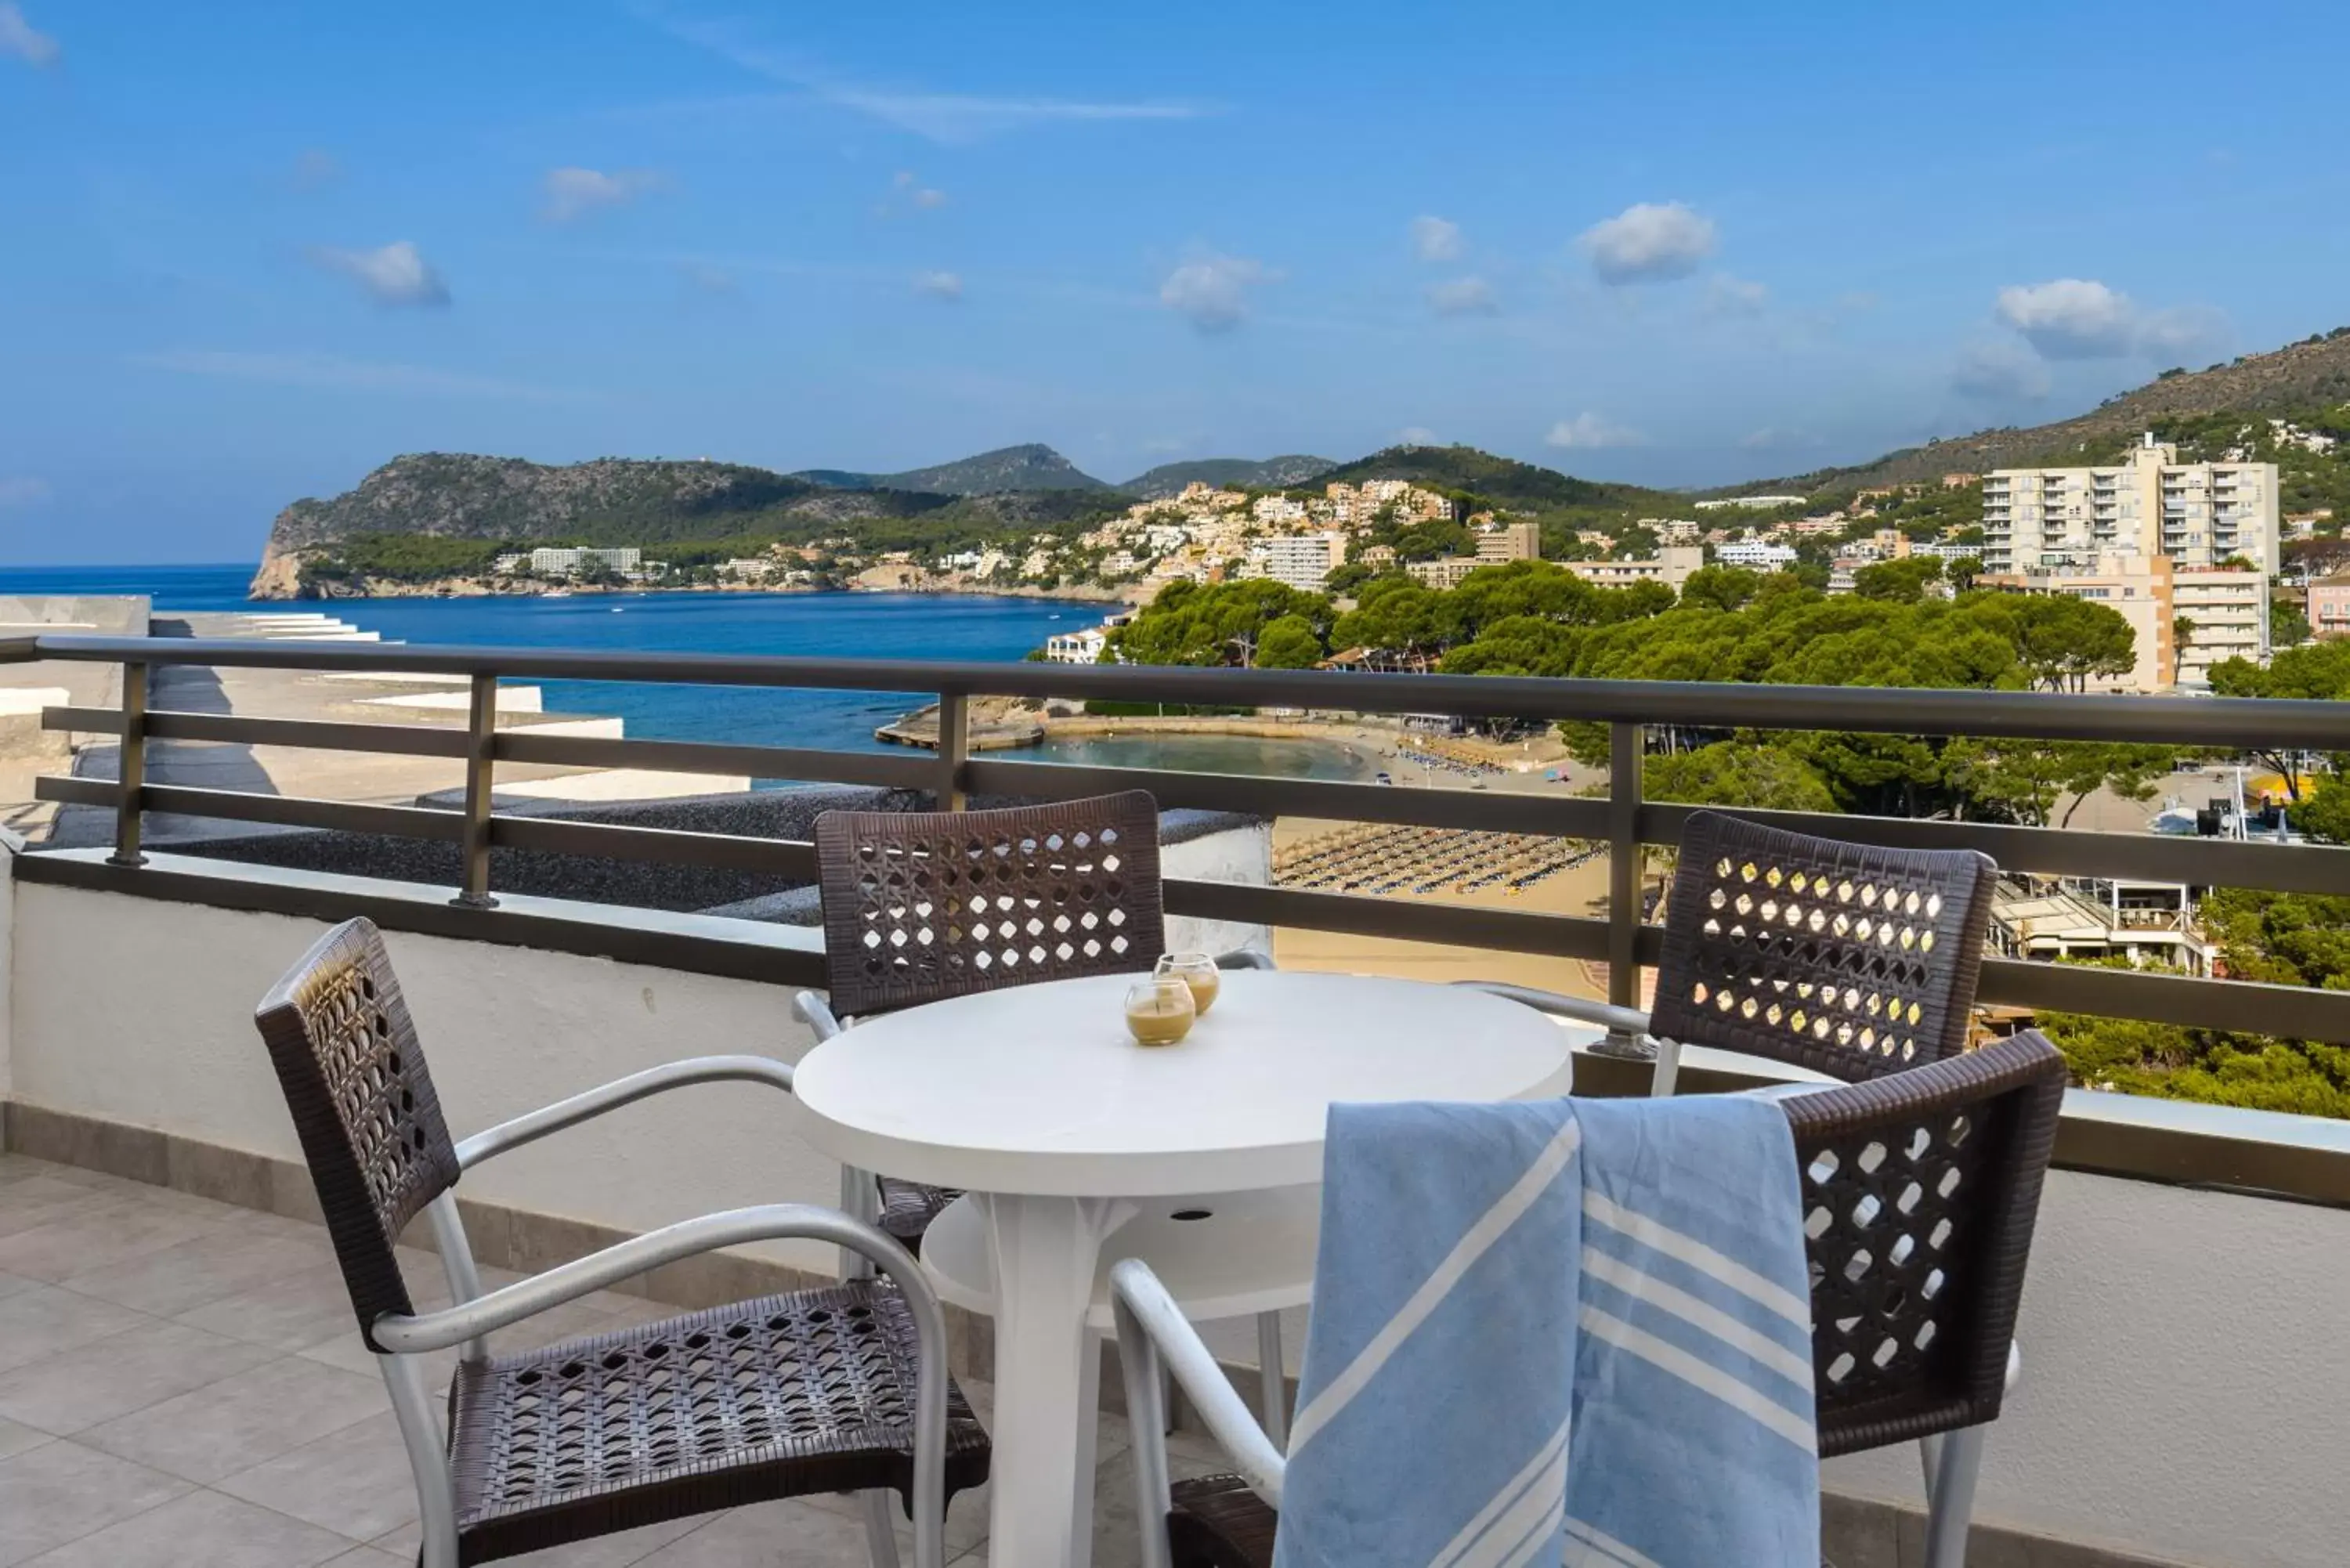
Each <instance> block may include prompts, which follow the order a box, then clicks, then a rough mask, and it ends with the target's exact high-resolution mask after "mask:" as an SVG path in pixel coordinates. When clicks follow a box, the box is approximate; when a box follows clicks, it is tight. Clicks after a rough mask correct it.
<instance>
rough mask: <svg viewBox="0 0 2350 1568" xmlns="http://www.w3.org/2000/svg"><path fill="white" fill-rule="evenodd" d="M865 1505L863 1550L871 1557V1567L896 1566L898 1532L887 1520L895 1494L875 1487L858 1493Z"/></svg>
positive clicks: (884, 1567) (895, 1499)
mask: <svg viewBox="0 0 2350 1568" xmlns="http://www.w3.org/2000/svg"><path fill="white" fill-rule="evenodd" d="M859 1501H862V1502H863V1503H864V1505H865V1552H866V1555H868V1557H870V1558H872V1560H873V1568H898V1532H897V1531H896V1530H894V1529H892V1528H891V1526H890V1522H889V1508H890V1504H891V1503H893V1502H894V1501H897V1494H896V1493H895V1492H892V1491H889V1490H886V1489H877V1490H873V1491H868V1492H865V1493H862V1494H860V1497H859Z"/></svg>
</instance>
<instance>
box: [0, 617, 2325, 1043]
mask: <svg viewBox="0 0 2350 1568" xmlns="http://www.w3.org/2000/svg"><path fill="white" fill-rule="evenodd" d="M25 659H78V660H87V661H98V662H106V663H118V664H120V665H121V666H122V668H123V682H122V701H121V703H120V706H119V707H118V708H88V707H68V708H53V709H50V710H48V711H47V712H46V713H45V715H44V723H45V724H46V725H47V727H48V728H50V729H54V730H65V731H71V732H88V733H100V734H112V735H116V736H119V737H120V740H121V742H122V744H121V766H120V778H119V780H116V781H108V780H100V779H85V778H56V777H51V778H43V779H42V780H40V781H39V783H38V785H37V792H38V795H39V798H41V799H43V800H48V801H55V802H62V803H71V804H78V805H95V806H105V807H111V808H112V809H113V810H114V812H115V813H116V824H117V826H116V834H115V847H114V852H113V854H112V856H111V857H109V858H108V859H107V861H106V862H105V863H104V864H103V865H92V864H90V863H88V862H87V861H83V862H80V863H78V864H75V865H70V866H50V867H43V866H42V864H41V862H43V861H44V860H49V861H55V860H57V857H54V856H48V857H44V856H37V855H36V856H33V857H27V862H26V868H25V869H20V871H19V875H20V876H29V877H31V878H32V879H35V880H51V881H77V880H78V881H82V882H84V883H87V884H89V885H103V886H114V887H122V888H140V887H141V886H142V885H144V886H148V887H150V888H151V889H152V890H157V891H162V890H164V889H162V888H156V887H154V884H155V882H156V879H158V878H159V877H161V876H162V874H161V873H158V872H156V871H154V870H153V869H151V868H149V867H147V866H146V865H145V857H144V855H143V852H142V849H141V845H140V820H141V815H142V814H143V813H146V812H170V813H174V814H179V815H188V816H194V817H209V818H226V819H232V820H237V821H244V822H256V823H270V824H278V825H285V826H299V827H312V828H327V829H338V830H343V831H347V832H352V833H361V834H380V835H396V836H405V837H411V838H421V839H430V840H439V841H442V842H448V843H453V844H455V845H457V846H459V849H460V856H461V864H462V867H463V874H462V877H461V882H460V886H459V888H458V889H457V897H456V898H455V900H454V901H453V905H454V907H453V908H452V909H450V910H449V911H447V912H446V913H444V914H442V915H440V916H437V917H436V918H435V920H436V923H435V926H434V929H438V930H441V931H443V932H445V933H447V934H454V935H468V936H474V937H479V938H482V939H484V940H504V941H517V942H521V941H528V942H533V943H537V942H540V941H542V940H544V938H545V933H546V929H547V925H546V916H545V915H544V912H543V911H542V912H539V913H536V914H530V915H525V914H517V913H512V912H508V911H502V910H500V909H497V908H496V907H495V889H494V888H492V886H491V851H492V850H493V849H508V850H525V851H536V852H541V853H546V854H556V855H573V856H589V857H608V858H615V859H622V860H640V861H654V862H667V863H671V864H681V865H690V866H697V867H721V868H726V869H733V870H747V871H756V872H763V873H768V874H773V875H776V876H781V877H795V878H804V879H807V880H813V879H814V877H815V875H816V863H815V854H814V850H813V847H812V846H809V845H808V844H806V843H803V842H794V841H788V840H780V839H773V838H761V837H753V836H740V835H730V834H717V833H701V832H686V831H681V830H677V829H671V828H655V827H637V826H619V825H615V824H608V823H594V822H578V821H563V820H556V819H552V818H548V817H545V816H527V815H509V814H507V813H504V812H500V811H498V810H496V809H495V807H494V801H493V796H492V790H491V785H492V783H493V779H494V770H495V768H496V766H497V764H499V763H542V764H557V765H567V766H582V767H635V768H648V769H658V770H663V771H668V772H680V773H696V774H724V775H732V776H737V777H739V776H742V775H743V774H749V775H751V776H752V777H754V778H773V779H793V780H806V781H812V782H824V783H834V784H862V785H880V786H888V787H896V788H905V789H913V790H921V791H927V792H930V793H931V794H935V795H936V796H937V797H938V798H939V799H940V800H941V801H943V802H945V803H946V804H947V805H949V806H950V807H951V808H959V807H960V806H961V805H962V801H963V800H964V798H965V796H966V795H967V794H1000V795H1010V796H1021V797H1027V798H1033V799H1068V798H1073V797H1076V796H1081V795H1088V794H1102V793H1107V792H1108V791H1112V790H1118V789H1131V788H1140V789H1146V790H1149V792H1150V793H1151V794H1153V795H1155V796H1156V797H1157V798H1158V800H1159V803H1160V804H1161V805H1163V806H1170V807H1199V808H1204V809H1209V810H1220V811H1232V812H1241V813H1246V814H1250V815H1258V816H1263V817H1272V816H1276V815H1297V816H1312V817H1319V818H1328V819H1336V820H1340V821H1358V822H1376V823H1388V824H1399V825H1409V826H1426V827H1440V828H1455V829H1482V830H1492V831H1503V832H1513V833H1529V834H1546V835H1552V836H1561V837H1572V838H1580V839H1587V840H1593V841H1596V842H1599V843H1603V844H1605V845H1606V846H1607V847H1608V849H1609V851H1610V855H1611V862H1610V877H1609V892H1610V898H1609V901H1608V911H1609V912H1608V914H1607V918H1606V919H1595V918H1588V917H1581V916H1572V915H1553V914H1537V913H1530V912H1525V911H1520V910H1511V909H1491V908H1480V907H1475V906H1467V905H1460V904H1436V903H1417V902H1409V901H1403V900H1395V899H1387V898H1377V897H1370V896H1365V895H1359V894H1353V893H1336V892H1326V891H1315V890H1307V889H1304V888H1283V887H1266V886H1258V885H1253V884H1242V883H1228V882H1213V881H1204V880H1196V879H1184V878H1172V879H1170V881H1169V883H1168V885H1167V900H1166V903H1167V909H1168V910H1169V912H1170V913H1172V914H1177V915H1187V916H1195V917H1201V918H1205V919H1217V920H1229V921H1235V922H1241V923H1245V924H1251V925H1264V926H1287V927H1292V928H1303V929H1321V930H1328V931H1341V932H1347V933H1352V934H1357V935H1366V936H1375V937H1385V938H1395V939H1401V940H1419V941H1430V942H1443V943H1451V944H1457V945H1463V946H1471V947H1482V948H1488V949H1493V950H1503V951H1509V952H1517V953H1530V954H1539V955H1547V956H1555V957H1561V958H1577V959H1590V960H1605V961H1607V965H1608V971H1607V972H1608V990H1609V1000H1610V1001H1612V1002H1617V1003H1619V1004H1623V1005H1632V1004H1634V1003H1635V1002H1637V1000H1638V989H1639V970H1640V968H1641V967H1642V966H1643V965H1646V964H1650V963H1653V962H1654V961H1655V959H1656V956H1657V953H1658V951H1659V947H1660V943H1661V933H1660V931H1659V929H1658V928H1655V927H1652V926H1648V925H1646V924H1644V923H1642V921H1641V919H1640V900H1639V897H1638V892H1639V881H1638V877H1639V868H1640V864H1641V854H1640V851H1641V849H1642V847H1643V846H1671V845H1673V844H1675V843H1677V842H1678V841H1679V836H1680V831H1681V826H1682V824H1683V823H1684V822H1685V821H1686V820H1687V819H1688V817H1689V816H1690V814H1691V813H1692V812H1693V811H1695V810H1698V809H1700V808H1698V807H1694V806H1689V805H1673V804H1668V803H1663V802H1656V801H1646V800H1643V799H1642V798H1641V794H1640V778H1641V760H1642V758H1643V756H1644V755H1645V754H1646V751H1647V742H1648V730H1649V729H1650V728H1652V727H1655V726H1673V727H1677V728H1681V729H1709V730H1717V731H1728V730H1758V731H1785V730H1815V731H1843V732H1873V733H1881V734H1895V735H1930V736H1952V735H1965V736H1981V737H1989V738H2021V739H2039V740H2090V741H2105V742H2149V743H2161V744H2172V745H2179V746H2186V747H2194V748H2209V749H2212V750H2223V751H2230V752H2241V751H2249V750H2252V749H2255V748H2257V749H2260V750H2263V751H2271V752H2273V751H2276V750H2279V749H2305V750H2311V751H2345V750H2350V703H2340V702H2318V701H2251V700H2241V699H2216V698H2215V699H2197V698H2183V697H2120V696H2108V695H2070V694H2053V693H2040V692H2013V691H1908V690H1881V689H1873V688H1851V687H1800V686H1765V685H1742V684H1731V683H1705V682H1669V681H1623V680H1542V679H1533V678H1520V677H1499V676H1491V677H1489V676H1442V675H1374V674H1354V673H1338V672H1332V671H1318V670H1307V671H1291V670H1208V669H1191V668H1173V667H1159V666H1152V667H1142V666H1103V665H1063V664H1044V663H1016V664H1014V663H1004V664H979V663H936V662H925V661H910V660H888V659H791V658H775V657H760V656H738V655H709V654H683V653H676V654H661V653H640V652H617V651H552V650H546V649H519V648H459V647H431V646H409V645H399V646H392V647H382V646H374V645H338V644H323V643H302V642H286V641H279V642H257V641H241V640H203V639H140V638H109V637H79V636H51V637H38V638H29V639H14V640H12V641H9V642H6V643H0V660H25ZM164 665H189V666H199V667H206V666H209V667H247V668H266V669H280V670H338V671H352V672H364V671H370V670H373V671H382V672H394V671H399V672H420V673H432V674H446V675H463V676H465V677H467V678H468V679H469V681H470V687H471V700H470V709H469V712H468V715H467V722H466V724H465V726H464V727H463V729H456V728H448V729H442V728H433V727H428V726H422V725H414V724H391V723H367V722H326V721H314V720H294V719H273V718H258V717H244V716H240V715H224V714H213V713H190V712H175V711H168V710H159V709H151V708H150V707H149V705H148V702H147V674H148V672H149V671H150V670H152V669H154V668H157V667H159V666H164ZM504 678H538V679H552V680H616V681H631V682H657V683H693V684H712V685H732V686H748V687H774V688H800V689H827V690H855V691H883V692H910V693H917V694H920V693H935V694H936V697H937V700H938V702H939V744H938V749H937V751H936V753H935V754H931V755H920V754H890V753H865V752H846V751H830V750H807V749H800V748H792V747H779V746H764V745H729V744H718V743H712V742H684V741H660V740H625V739H611V738H603V737H592V736H577V735H546V734H536V733H533V732H531V731H530V730H529V729H527V728H523V729H506V730H501V729H499V728H498V727H497V717H498V713H497V700H498V681H499V680H501V679H504ZM974 696H1007V697H1029V698H1045V697H1063V698H1072V697H1074V698H1094V699H1101V700H1105V701H1128V702H1167V703H1188V704H1198V705H1201V706H1215V707H1226V708H1229V707H1235V706H1238V707H1266V708H1276V707H1277V708H1298V709H1306V710H1309V711H1321V712H1337V713H1374V714H1402V713H1428V712H1444V713H1451V714H1457V715H1460V716H1462V717H1464V718H1490V719H1519V720H1526V721H1540V722H1552V721H1561V720H1572V721H1582V722H1596V723H1602V724H1606V725H1607V726H1608V730H1609V735H1610V744H1609V772H1608V790H1607V794H1606V795H1605V796H1604V797H1584V796H1550V795H1536V794H1510V793H1502V792H1491V791H1471V790H1449V789H1447V790H1422V789H1413V788H1409V787H1388V786H1382V785H1378V784H1354V783H1339V782H1333V781H1324V780H1309V779H1275V778H1263V777H1255V776H1239V775H1232V774H1210V773H1190V772H1177V771H1170V770H1166V769H1154V768H1132V767H1102V766H1077V765H1069V764H1061V763H1042V762H1035V761H1020V760H1014V759H1009V758H1003V757H998V756H989V755H972V753H970V751H969V739H970V701H971V699H972V697H974ZM150 740H166V741H169V740H187V741H209V742H236V743H244V744H252V745H271V746H295V747H314V748H322V749H328V750H343V751H356V752H373V753H394V754H400V755H408V756H425V757H447V758H451V759H452V760H455V761H458V762H460V763H463V777H464V785H465V789H464V804H463V809H462V810H457V811H449V810H436V809H432V808H427V807H420V806H395V805H359V804H353V803H348V802H342V801H332V800H319V799H311V798H305V797H300V796H283V795H270V794H252V793H247V792H240V791H232V790H220V789H211V788H197V787H190V786H183V785H170V784H152V783H150V782H148V780H147V777H146V772H145V767H144V761H145V746H146V742H148V741H150ZM1742 815H1748V816H1752V817H1754V818H1756V819H1758V820H1763V821H1768V822H1772V823H1775V824H1778V825H1780V826H1786V827H1790V828H1794V829H1795V830H1797V831H1803V832H1813V833H1823V834H1827V835H1830V836H1839V837H1843V838H1846V839H1851V840H1855V841H1858V842H1865V843H1873V844H1881V845H1887V846H1901V847H1910V848H1951V847H1966V848H1972V849H1978V850H1981V851H1982V852H1983V853H1985V854H1987V855H1990V856H1991V857H1992V858H1993V859H1995V860H1996V861H1998V862H1999V864H2000V865H2001V866H2002V867H2003V868H2006V869H2009V870H2012V871H2020V872H2021V871H2029V872H2036V873H2040V874H2043V875H2047V876H2061V877H2126V878H2135V879H2146V880H2160V881H2168V882H2177V883H2183V884H2187V885H2190V886H2196V887H2229V888H2265V889H2271V890H2274V891H2280V892H2294V893H2319V894H2336V895H2345V896H2350V849H2341V848H2330V847H2322V846H2306V845H2293V846H2283V845H2276V844H2256V843H2238V842H2233V841H2228V840H2219V839H2201V838H2174V837H2166V836H2156V835H2153V834H2135V835H2133V834H2115V833H2098V832H2085V831H2078V830H2067V829H2060V828H2040V827H2021V826H2006V825H2000V824H1989V823H1969V822H1951V821H1943V820H1913V819H1903V818H1888V817H1877V816H1859V815H1820V814H1809V813H1801V812H1776V811H1756V812H1746V813H1742ZM142 879H143V880H142ZM185 880H186V878H185V877H182V881H183V882H184V881H185ZM412 919H413V916H412V915H411V921H412ZM600 929H602V930H604V931H605V932H606V935H605V936H604V937H603V938H600V939H599V940H603V941H605V942H607V943H608V942H609V941H610V940H612V939H611V938H610V936H609V931H610V927H609V926H606V927H603V928H600ZM598 950H611V949H610V948H609V947H608V946H606V947H604V948H600V949H598ZM629 952H630V953H632V954H634V953H641V954H644V955H647V956H650V955H652V954H653V953H655V952H658V954H659V955H660V958H659V961H664V962H670V963H673V964H681V966H682V967H689V968H691V967H706V968H710V969H712V971H715V972H727V973H745V972H754V971H755V972H757V973H758V974H760V975H761V977H763V978H773V979H777V980H787V981H793V982H795V983H806V982H811V981H813V982H816V983H821V981H822V971H821V962H820V960H817V959H816V956H815V955H812V954H798V953H789V952H777V951H775V950H767V951H765V952H764V953H762V954H759V955H755V956H754V958H752V959H746V958H744V957H743V955H741V954H739V953H735V954H717V953H713V952H711V951H708V950H703V949H702V948H698V947H697V945H696V943H695V941H694V940H693V939H691V938H686V937H680V936H678V935H677V934H675V933H674V932H656V933H652V934H650V935H648V936H647V937H646V938H645V939H644V941H643V942H642V943H641V944H639V945H638V946H636V947H633V948H631V949H629ZM616 956H619V955H617V954H616ZM746 965H747V966H751V967H746ZM1980 995H1981V1000H1982V1001H1983V1002H1994V1003H2005V1004H2010V1005H2014V1006H2020V1007H2027V1008H2047V1009H2062V1010H2064V1011H2068V1012H2087V1013H2098V1014H2104V1015H2107V1016H2112V1017H2120V1018H2136V1019H2145V1020H2150V1021H2154V1022H2158V1023H2175V1024H2184V1025H2189V1026H2197V1027H2204V1028H2213V1029H2230V1030H2252V1031H2258V1032H2261V1033H2270V1034H2276V1035H2282V1036H2287V1037H2293V1038H2303V1039H2313V1040H2323V1041H2332V1042H2345V1043H2350V992H2339V991H2322V990H2316V989H2308V988H2300V987H2293V986H2282V985H2271V984H2256V983H2252V982H2248V981H2219V980H2209V979H2200V978H2193V977H2188V976H2179V975H2168V974H2156V973H2143V972H2132V971H2122V970H2108V969H2091V968H2076V967H2059V966H2055V965H2052V964H2047V963H2042V962H2035V961H2024V960H2016V959H1990V960H1987V961H1985V964H1984V971H1983V979H1982V986H1981V993H1980Z"/></svg>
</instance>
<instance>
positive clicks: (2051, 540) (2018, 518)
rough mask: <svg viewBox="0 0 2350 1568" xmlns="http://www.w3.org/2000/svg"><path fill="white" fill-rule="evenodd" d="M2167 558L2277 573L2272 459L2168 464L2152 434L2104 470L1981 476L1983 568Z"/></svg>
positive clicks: (2172, 458)
mask: <svg viewBox="0 0 2350 1568" xmlns="http://www.w3.org/2000/svg"><path fill="white" fill-rule="evenodd" d="M2116 551H2118V552H2120V553H2123V554H2126V555H2139V556H2168V557H2169V558H2170V559H2171V560H2172V561H2173V562H2175V563H2176V564H2177V565H2178V566H2180V567H2182V568H2193V567H2198V566H2219V565H2220V563H2222V562H2224V561H2228V560H2230V559H2233V558H2235V557H2237V556H2241V557H2243V558H2244V559H2245V560H2248V561H2250V562H2251V563H2252V565H2253V566H2257V567H2259V568H2260V569H2261V570H2262V572H2266V573H2270V574H2273V573H2274V572H2275V571H2276V569H2277V468H2276V464H2274V463H2272V462H2194V463H2182V462H2179V461H2178V448H2176V447H2170V446H2161V445H2158V444H2157V443H2156V441H2155V440H2154V438H2153V437H2152V436H2148V437H2147V438H2146V441H2145V442H2144V444H2142V445H2140V446H2138V447H2137V448H2136V449H2135V450H2133V451H2132V452H2130V454H2129V459H2128V461H2127V462H2123V463H2122V464H2120V465H2119V466H2118V467H2114V468H2003V469H2001V470H1999V471H1997V472H1993V473H1991V474H1988V475H1986V476H1985V477H1984V479H1983V551H1982V560H1983V566H1984V569H1985V570H1987V571H1992V572H2028V571H2035V570H2044V569H2048V568H2060V569H2061V568H2064V567H2084V566H2093V565H2094V564H2095V561H2096V558H2097V557H2098V556H2102V555H2108V554H2112V553H2114V552H2116Z"/></svg>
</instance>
